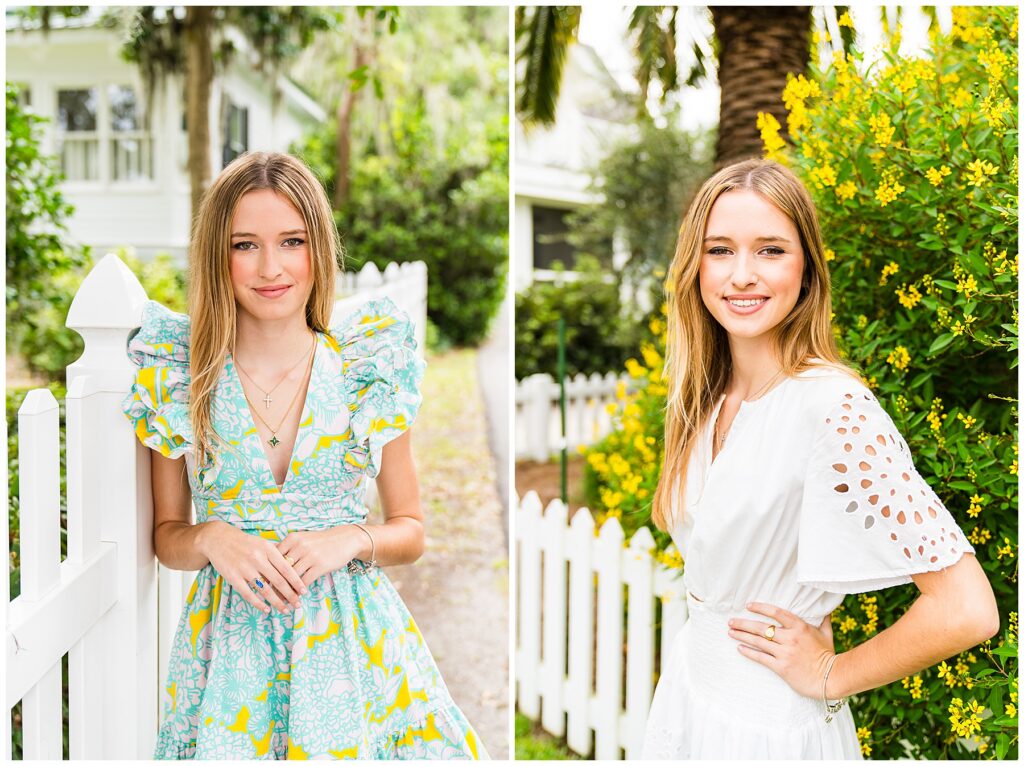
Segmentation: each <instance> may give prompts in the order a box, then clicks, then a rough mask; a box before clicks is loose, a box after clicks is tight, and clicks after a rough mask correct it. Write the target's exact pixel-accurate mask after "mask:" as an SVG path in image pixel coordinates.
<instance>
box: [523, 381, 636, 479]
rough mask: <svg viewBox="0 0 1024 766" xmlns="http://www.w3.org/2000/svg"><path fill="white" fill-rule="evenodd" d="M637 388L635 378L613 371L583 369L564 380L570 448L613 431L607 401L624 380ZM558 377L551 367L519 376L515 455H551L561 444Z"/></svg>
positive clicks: (535, 457)
mask: <svg viewBox="0 0 1024 766" xmlns="http://www.w3.org/2000/svg"><path fill="white" fill-rule="evenodd" d="M620 384H621V385H624V386H625V387H626V390H627V391H632V390H633V389H634V388H635V385H634V383H633V379H632V378H629V377H619V376H617V375H616V374H615V373H614V372H609V373H607V374H605V375H601V374H600V373H596V372H595V373H594V374H593V375H590V376H587V375H584V374H582V373H580V374H578V375H576V376H575V377H570V378H566V381H565V406H566V416H565V443H566V446H567V447H568V448H569V450H570V451H572V452H574V451H575V450H576V449H577V448H578V447H580V446H585V445H589V444H593V443H594V442H596V441H597V440H598V439H600V438H601V437H603V436H604V435H606V434H607V433H608V432H609V431H611V427H612V418H611V415H609V414H608V410H607V406H608V405H609V404H612V403H614V402H615V401H616V399H615V393H616V390H617V389H618V387H619V385H620ZM559 397H560V392H559V387H558V383H557V382H556V381H555V380H554V379H553V378H552V377H551V376H550V375H548V374H547V373H538V374H536V375H530V376H529V377H526V378H523V379H522V380H521V381H517V382H516V458H529V459H531V460H547V459H548V458H549V457H551V455H553V454H554V453H556V452H557V451H558V450H560V449H561V445H562V425H561V417H560V414H559V405H558V402H559Z"/></svg>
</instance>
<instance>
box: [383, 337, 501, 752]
mask: <svg viewBox="0 0 1024 766" xmlns="http://www.w3.org/2000/svg"><path fill="white" fill-rule="evenodd" d="M476 356H477V354H476V352H475V351H473V350H456V351H449V352H446V353H444V354H438V355H432V356H428V359H427V373H426V377H425V379H424V382H423V407H422V409H421V410H420V413H419V416H418V417H417V419H416V423H415V425H414V426H413V429H412V431H413V450H414V453H415V456H416V468H417V473H418V476H419V483H420V497H421V500H422V504H423V512H424V516H425V518H426V522H425V526H426V532H427V550H426V553H425V554H424V555H423V557H422V558H421V559H420V560H419V561H417V562H416V563H415V564H410V565H405V566H395V567H388V568H387V573H388V576H389V577H390V578H391V580H392V582H393V583H394V584H395V587H396V588H398V591H399V592H400V593H401V595H402V598H403V599H404V600H405V603H406V604H407V605H408V607H409V610H410V611H411V612H412V614H413V617H414V618H415V620H416V623H417V625H419V628H420V631H421V632H422V633H423V636H424V637H425V638H426V641H427V645H428V646H429V647H430V650H431V652H432V653H433V655H434V659H435V660H437V664H438V667H439V668H440V669H441V674H442V676H443V677H444V680H445V683H446V684H447V685H448V689H449V691H451V694H452V697H453V698H454V699H455V702H456V704H457V705H458V706H459V707H460V708H461V709H462V712H463V713H465V714H466V717H467V718H468V719H469V721H470V723H472V724H473V726H474V728H476V730H477V733H478V734H479V735H480V739H481V740H482V741H483V743H484V745H485V746H486V748H487V751H488V753H489V754H490V756H491V757H492V758H495V759H507V758H508V757H509V742H508V739H509V729H510V724H509V710H508V670H509V659H508V605H509V601H508V584H509V583H508V546H507V543H506V539H507V538H506V531H505V529H504V526H505V522H504V520H503V513H502V511H503V508H502V503H501V501H500V499H499V497H498V492H497V489H496V484H495V479H496V473H495V465H494V458H493V457H492V454H491V451H490V449H489V448H488V443H487V427H486V423H485V416H484V405H483V400H482V397H481V392H480V390H479V385H478V382H477V381H478V378H477V374H476Z"/></svg>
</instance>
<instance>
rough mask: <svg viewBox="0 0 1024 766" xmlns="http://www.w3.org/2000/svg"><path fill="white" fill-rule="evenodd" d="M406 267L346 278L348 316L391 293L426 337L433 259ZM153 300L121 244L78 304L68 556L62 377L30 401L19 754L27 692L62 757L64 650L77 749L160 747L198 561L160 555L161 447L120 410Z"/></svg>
mask: <svg viewBox="0 0 1024 766" xmlns="http://www.w3.org/2000/svg"><path fill="white" fill-rule="evenodd" d="M393 266H394V268H392V267H391V266H389V267H388V268H387V269H385V271H384V273H383V274H381V273H380V271H379V270H377V269H376V267H372V266H368V267H367V268H366V269H364V270H363V272H362V273H361V274H359V275H357V276H353V277H351V278H349V277H346V279H350V281H351V284H346V285H345V288H346V289H347V290H348V291H351V290H352V289H359V290H360V291H362V290H364V289H365V290H366V292H360V293H359V294H358V295H351V296H347V297H346V298H344V299H342V300H339V301H338V303H337V304H336V306H335V314H334V316H335V317H338V318H340V317H342V316H344V315H346V314H347V313H349V312H350V311H351V310H353V309H355V308H356V307H357V306H358V305H359V304H361V303H362V302H363V301H365V300H366V299H367V297H378V296H380V295H388V296H390V297H392V299H393V300H394V301H395V303H396V304H397V305H399V307H401V308H403V309H404V310H406V311H407V312H409V314H410V315H411V317H412V318H413V320H414V321H415V322H416V324H417V329H418V331H419V333H420V335H421V339H422V332H423V327H424V326H425V318H426V266H425V265H424V264H423V263H413V264H404V265H402V266H398V265H397V264H393ZM145 300H146V294H145V291H144V290H143V289H142V286H141V285H140V284H139V282H138V280H137V279H136V278H135V276H134V275H133V274H132V273H131V271H130V270H129V269H128V268H127V267H126V266H125V265H124V263H123V262H122V261H121V260H120V259H119V258H118V257H117V256H116V255H113V254H108V255H106V256H104V258H103V259H102V260H100V261H99V263H97V264H96V266H95V267H94V268H93V269H92V271H91V272H90V273H89V275H88V276H87V277H86V279H85V280H84V281H83V283H82V285H81V287H80V289H79V290H78V293H77V294H76V296H75V299H74V302H73V303H72V304H71V309H70V311H69V313H68V318H67V323H66V324H67V326H68V327H69V328H71V329H72V330H74V331H75V332H77V333H78V334H79V335H81V336H82V338H83V340H84V341H85V351H84V353H83V354H82V356H81V357H80V358H79V359H78V360H77V361H76V362H74V363H73V364H72V365H70V366H69V367H68V372H67V383H68V393H67V400H66V431H65V450H66V460H67V520H68V529H67V558H66V559H65V560H64V561H63V562H62V561H60V497H59V492H60V426H59V410H58V404H57V401H56V400H55V399H54V397H53V394H52V393H51V392H50V391H49V390H48V389H36V390H33V391H31V392H29V393H28V395H27V396H26V397H25V400H24V402H23V403H22V406H21V408H20V409H19V411H18V457H19V487H20V498H19V499H20V528H21V531H20V536H21V593H20V595H19V596H18V597H17V598H16V599H14V600H13V601H11V600H10V590H9V583H8V578H7V577H3V578H0V581H2V584H3V585H2V587H3V589H4V590H3V594H4V599H3V602H4V603H6V604H8V607H7V627H6V630H7V647H6V660H7V676H6V690H5V694H6V697H5V698H6V701H7V711H8V712H7V714H5V715H4V716H2V717H0V719H2V720H0V738H2V741H3V755H4V758H5V760H10V759H11V752H12V743H11V709H12V708H13V707H14V706H15V705H16V704H17V703H18V701H19V700H20V701H21V702H22V737H23V755H24V758H26V759H54V760H60V759H61V749H62V739H63V737H62V701H61V695H62V689H61V686H62V683H61V658H62V657H63V655H64V654H68V696H69V698H68V705H69V729H70V743H69V744H70V756H71V758H73V759H80V758H94V759H101V758H102V759H109V758H117V759H124V758H131V759H137V758H145V759H148V758H150V757H151V755H152V752H153V746H154V743H155V738H156V732H157V727H158V723H159V715H160V712H161V711H160V710H159V694H160V689H162V688H163V686H164V684H165V681H166V673H167V668H168V658H169V650H170V645H171V641H172V638H173V633H174V629H175V627H176V626H177V622H178V618H179V616H180V613H181V608H182V605H183V603H184V600H185V597H186V594H187V592H188V589H189V588H191V585H192V581H193V579H194V577H195V573H194V572H176V571H172V570H168V569H165V568H164V567H162V566H159V565H158V563H157V560H156V558H155V555H154V552H153V546H152V531H153V530H152V523H153V513H152V495H151V489H150V472H149V450H148V449H147V448H146V447H143V446H142V445H141V444H140V443H139V442H138V440H137V439H136V437H135V434H134V432H133V429H132V428H131V425H130V423H129V422H128V421H127V420H126V419H125V417H124V415H123V414H122V413H121V408H120V404H121V400H122V399H123V397H124V396H125V394H126V393H127V391H128V389H129V387H130V386H131V383H132V380H133V379H134V375H135V367H134V365H132V363H131V362H130V361H129V359H128V357H127V355H126V353H125V348H126V342H127V338H128V333H129V332H130V331H131V330H132V329H133V328H135V327H138V326H139V320H140V319H141V314H142V305H143V303H144V302H145ZM423 347H424V346H423V344H422V342H421V344H420V349H421V351H422V349H423ZM5 431H6V424H5ZM3 444H4V449H6V444H7V439H6V438H4V439H3ZM5 456H6V453H5ZM4 465H6V460H5V461H4ZM5 486H6V485H5ZM7 491H8V490H6V489H5V491H4V499H5V501H6V497H7V494H6V493H7ZM5 506H6V502H5ZM4 539H5V541H7V535H4ZM7 545H8V549H7V550H8V559H9V554H10V550H9V542H8V543H7Z"/></svg>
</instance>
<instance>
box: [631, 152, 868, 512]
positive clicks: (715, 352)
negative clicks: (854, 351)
mask: <svg viewBox="0 0 1024 766" xmlns="http://www.w3.org/2000/svg"><path fill="white" fill-rule="evenodd" d="M734 189H747V190H750V191H754V192H756V193H758V194H760V195H761V196H762V197H764V198H765V199H766V200H767V201H769V202H771V203H772V204H773V205H775V206H776V207H778V208H779V209H780V210H781V211H782V212H784V213H785V214H786V215H788V216H789V217H790V219H792V221H793V223H794V224H796V228H797V231H798V232H799V233H800V244H801V245H802V246H803V251H804V272H803V286H802V287H801V290H800V297H799V298H798V300H797V303H796V305H795V306H794V307H793V310H792V311H791V312H790V313H789V315H788V316H787V317H786V318H785V319H783V320H782V322H780V323H779V324H778V325H777V326H776V328H774V331H773V332H772V344H773V345H772V347H773V350H774V352H775V355H776V358H777V359H778V360H779V361H780V362H781V365H782V373H783V375H784V376H792V375H795V374H797V373H799V372H802V371H803V370H806V369H808V368H809V367H812V366H816V364H817V363H813V362H811V359H812V358H813V357H818V358H820V359H821V360H823V361H824V362H825V363H826V364H827V365H830V366H833V367H836V368H838V369H840V370H841V371H843V372H846V373H848V374H850V375H853V376H854V377H859V376H858V375H857V373H856V372H854V371H853V370H852V369H851V368H850V367H849V366H848V365H847V364H846V363H845V362H843V360H842V359H841V358H840V355H839V350H838V348H837V346H836V342H835V338H834V337H833V334H832V322H831V314H832V293H831V286H830V282H829V274H828V266H827V265H826V261H825V255H824V246H823V245H822V241H821V231H820V229H819V228H818V217H817V214H816V213H815V210H814V203H813V202H812V201H811V197H810V195H809V194H808V193H807V190H806V189H805V188H804V186H803V184H802V183H800V181H799V180H798V179H797V177H796V176H795V175H793V173H791V172H790V171H789V170H788V169H786V168H785V167H783V166H782V165H779V164H778V163H776V162H771V161H768V160H757V159H754V160H745V161H743V162H738V163H736V164H734V165H729V166H727V167H724V168H722V169H721V170H719V171H718V172H717V173H715V174H714V175H713V176H711V178H709V179H708V180H707V181H705V182H704V185H703V186H701V188H700V190H699V191H698V192H697V195H696V197H695V198H694V200H693V202H692V203H691V204H690V208H689V210H688V211H687V213H686V218H685V219H684V221H683V224H682V226H681V227H680V229H679V240H678V243H677V245H676V252H675V256H674V257H673V259H672V265H671V267H670V268H669V276H668V280H667V282H666V293H667V297H668V323H667V324H668V335H667V344H666V345H667V348H666V353H665V379H666V381H667V383H668V397H667V398H668V401H667V403H666V411H665V457H664V462H663V463H662V469H661V478H660V479H659V481H658V489H657V491H656V492H655V494H654V501H653V507H652V512H651V517H652V519H653V521H654V523H655V524H656V525H657V526H658V528H659V529H667V528H668V527H669V526H670V525H671V524H673V523H678V521H679V520H680V519H679V518H674V516H677V515H678V514H675V513H674V512H673V506H674V503H673V500H674V499H675V500H677V501H678V503H679V507H680V508H682V506H683V502H682V499H683V498H684V497H685V486H686V475H685V474H686V466H687V463H688V462H689V458H690V454H691V452H692V451H693V448H694V445H695V444H696V442H697V437H698V435H699V434H700V433H701V432H702V430H703V428H704V426H705V424H706V423H707V421H708V419H709V418H710V415H711V411H712V410H713V409H714V407H715V404H716V403H717V401H718V399H719V397H720V396H721V395H722V394H723V393H724V392H725V388H726V386H727V384H728V382H729V378H730V375H731V374H732V356H731V354H730V351H729V343H728V335H727V333H726V331H725V329H724V328H723V327H722V326H721V325H720V324H719V323H718V322H717V321H716V320H715V318H714V317H713V316H712V315H711V313H710V312H709V311H708V309H707V307H706V306H705V305H704V301H703V300H702V299H701V294H700V284H699V280H698V277H699V273H700V265H701V259H702V256H703V252H704V235H705V233H706V229H707V220H708V215H709V214H710V213H711V208H712V206H713V205H714V204H715V201H716V200H717V199H718V198H719V196H721V195H722V194H724V193H725V192H728V191H732V190H734Z"/></svg>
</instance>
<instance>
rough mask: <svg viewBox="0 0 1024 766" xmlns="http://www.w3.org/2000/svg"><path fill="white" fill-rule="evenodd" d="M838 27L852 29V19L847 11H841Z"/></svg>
mask: <svg viewBox="0 0 1024 766" xmlns="http://www.w3.org/2000/svg"><path fill="white" fill-rule="evenodd" d="M839 26H841V27H849V28H850V29H853V19H852V18H851V17H850V12H849V11H843V15H842V16H840V17H839Z"/></svg>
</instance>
